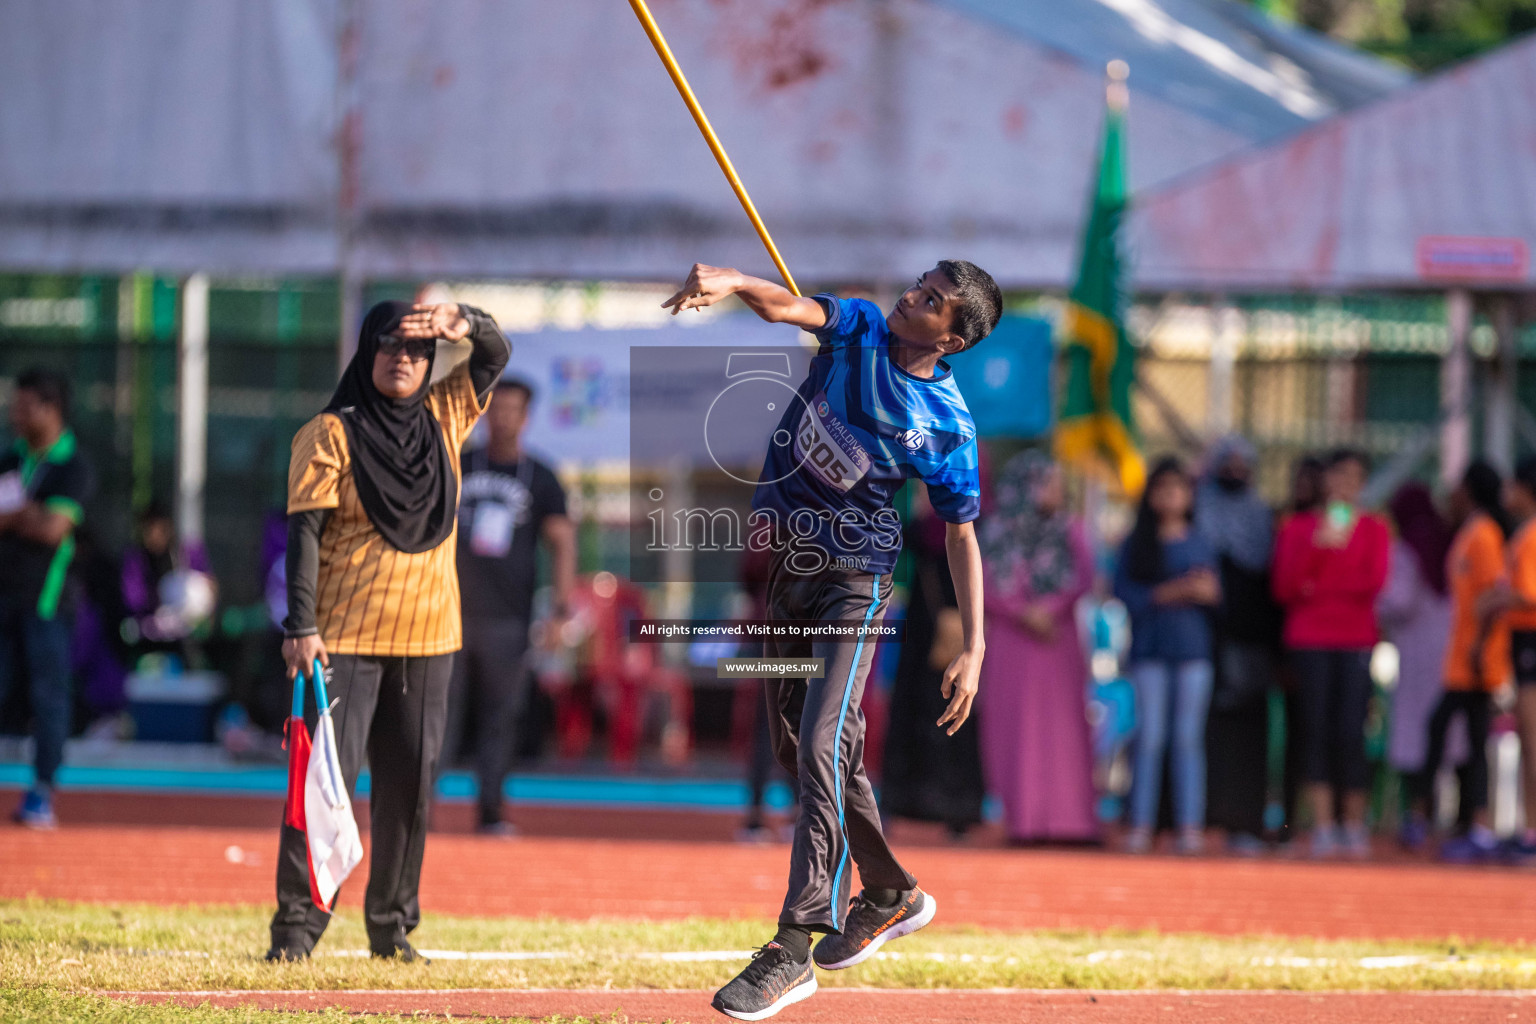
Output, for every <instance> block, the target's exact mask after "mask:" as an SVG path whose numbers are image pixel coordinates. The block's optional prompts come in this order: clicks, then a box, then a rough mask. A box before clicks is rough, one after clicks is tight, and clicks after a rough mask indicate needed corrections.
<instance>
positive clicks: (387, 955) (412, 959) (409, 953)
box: [373, 942, 432, 964]
mask: <svg viewBox="0 0 1536 1024" xmlns="http://www.w3.org/2000/svg"><path fill="white" fill-rule="evenodd" d="M373 956H374V958H375V959H377V960H399V961H400V962H401V963H403V964H430V963H431V962H432V961H431V960H428V959H427V958H426V957H424V956H422V955H421V954H420V953H418V952H416V947H415V946H413V945H411V944H410V943H409V942H401V943H400V944H399V945H396V946H392V947H391V948H389V949H375V950H373Z"/></svg>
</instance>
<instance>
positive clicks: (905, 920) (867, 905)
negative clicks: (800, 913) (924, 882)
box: [812, 889, 939, 971]
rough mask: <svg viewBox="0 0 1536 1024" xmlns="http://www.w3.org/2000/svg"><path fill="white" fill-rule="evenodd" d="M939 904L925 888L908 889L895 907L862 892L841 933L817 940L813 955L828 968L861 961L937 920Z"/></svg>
mask: <svg viewBox="0 0 1536 1024" xmlns="http://www.w3.org/2000/svg"><path fill="white" fill-rule="evenodd" d="M938 909H939V905H938V903H936V902H935V901H934V898H933V897H932V896H929V895H928V894H927V893H925V892H923V890H921V889H908V890H907V891H906V892H904V893H902V894H901V898H900V899H899V900H897V901H896V905H895V906H894V907H877V906H875V905H874V904H873V903H871V902H870V901H869V900H867V899H865V897H864V894H863V893H862V892H861V893H859V894H858V895H857V896H855V897H854V899H853V905H852V906H850V907H849V908H848V920H847V921H845V922H844V923H843V933H842V934H841V935H828V936H827V937H826V938H824V939H822V940H821V941H820V942H818V943H816V950H815V952H814V953H813V954H812V958H813V959H814V960H815V961H816V966H817V967H820V968H823V969H824V970H828V971H840V970H842V969H843V968H844V967H852V966H853V965H854V964H861V963H863V962H864V961H865V960H868V959H869V958H870V957H872V956H874V955H875V950H877V949H879V948H880V947H881V946H883V945H885V944H886V943H887V942H889V941H891V940H892V939H899V938H901V937H902V936H903V935H911V934H912V933H913V932H915V931H917V930H918V929H919V928H921V927H923V926H924V925H926V924H927V923H928V922H929V921H932V920H933V915H934V914H936V913H938Z"/></svg>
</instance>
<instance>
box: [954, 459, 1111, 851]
mask: <svg viewBox="0 0 1536 1024" xmlns="http://www.w3.org/2000/svg"><path fill="white" fill-rule="evenodd" d="M996 494H997V501H996V508H995V511H994V514H993V515H992V516H991V517H990V518H989V519H988V520H987V522H986V525H985V526H984V527H983V531H982V555H983V562H984V564H985V569H986V577H985V579H986V607H987V619H986V637H987V659H986V661H985V662H984V663H983V665H982V686H981V694H980V697H979V700H980V701H981V703H982V704H983V705H984V710H983V711H982V713H981V715H980V716H979V724H980V727H981V745H982V763H983V766H984V768H985V770H986V774H987V783H988V787H989V788H990V790H991V791H992V792H993V793H994V794H996V795H997V797H998V798H999V799H1000V800H1001V801H1002V803H1003V816H1004V820H1005V823H1006V825H1007V829H1008V837H1009V839H1010V840H1012V841H1014V842H1021V843H1027V842H1042V841H1046V842H1093V841H1096V840H1097V839H1098V837H1099V828H1098V822H1097V821H1096V820H1095V819H1094V813H1093V806H1094V792H1093V752H1092V746H1091V745H1090V742H1089V735H1088V719H1087V713H1086V707H1087V682H1088V666H1087V661H1086V659H1085V658H1084V655H1083V646H1082V642H1081V640H1080V638H1079V637H1078V627H1077V616H1076V612H1075V609H1076V606H1077V602H1078V599H1079V598H1081V597H1082V596H1083V595H1084V594H1086V593H1087V592H1088V590H1089V588H1090V587H1091V586H1092V585H1093V571H1094V566H1093V553H1092V551H1091V550H1090V549H1089V545H1088V540H1087V537H1086V535H1085V533H1084V531H1083V527H1082V524H1081V523H1080V522H1078V521H1077V520H1076V519H1074V518H1073V517H1072V516H1070V515H1069V514H1068V513H1067V511H1066V509H1065V504H1066V502H1065V493H1064V490H1063V486H1062V477H1061V469H1060V467H1059V466H1057V465H1056V464H1055V463H1053V462H1052V461H1051V460H1050V459H1049V458H1048V457H1046V456H1045V455H1044V454H1042V453H1041V452H1038V451H1025V452H1021V453H1019V454H1018V455H1015V456H1014V457H1013V458H1012V459H1010V460H1009V461H1008V462H1007V463H1006V464H1005V465H1004V466H1003V469H1002V472H1001V474H999V478H998V484H997V492H996Z"/></svg>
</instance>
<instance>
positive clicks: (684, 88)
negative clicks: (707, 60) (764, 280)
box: [629, 0, 800, 295]
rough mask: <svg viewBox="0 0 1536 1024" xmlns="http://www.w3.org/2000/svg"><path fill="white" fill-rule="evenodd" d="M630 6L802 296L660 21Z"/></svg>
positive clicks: (640, 1) (638, 3)
mask: <svg viewBox="0 0 1536 1024" xmlns="http://www.w3.org/2000/svg"><path fill="white" fill-rule="evenodd" d="M629 6H630V7H632V8H634V11H635V17H637V18H639V19H640V24H641V25H642V26H643V27H644V28H645V34H646V35H647V36H648V37H650V40H651V45H652V46H654V47H656V55H657V56H658V57H660V58H661V62H662V63H663V64H665V65H666V67H667V74H669V75H671V76H672V84H673V85H675V86H677V91H678V92H679V93H680V94H681V95H682V97H683V102H684V103H686V104H687V105H688V112H689V113H690V114H692V115H693V120H694V123H695V124H697V125H698V126H699V131H700V132H702V133H703V135H704V141H705V142H706V143H708V144H709V151H710V152H711V153H713V154H715V162H716V163H718V164H719V165H720V170H722V171H724V172H725V178H726V180H727V181H729V182H730V183H731V190H732V191H734V192H735V193H736V198H737V199H739V200H740V201H741V208H742V209H743V210H745V211H746V213H747V217H748V219H750V220H751V221H752V226H753V227H754V228H756V229H757V237H758V238H761V239H762V240H763V245H764V246H765V247H767V249H768V255H769V256H772V257H773V265H774V266H776V267H778V268H779V275H780V276H781V277H783V278H784V283H785V284H786V285H788V286H789V290H790V291H792V292H794V293H795V294H796V295H799V294H800V288H799V286H797V285H796V284H795V279H794V277H793V276H792V275H791V274H790V272H789V268H788V267H786V266H785V265H784V259H783V257H781V256H780V255H779V250H778V247H777V246H775V245H774V244H773V236H772V235H770V234H768V228H767V226H766V225H765V224H764V223H763V219H762V218H761V217H759V216H758V215H757V208H756V207H754V206H753V205H752V197H751V196H749V195H747V189H746V186H744V185H743V184H742V183H741V179H740V178H739V177H737V176H736V168H734V167H732V166H731V158H730V157H728V156H726V155H725V147H723V146H721V145H720V139H719V138H718V137H716V135H715V130H714V129H713V128H712V127H710V124H709V118H708V117H706V116H705V115H704V108H703V107H701V106H699V101H698V100H697V99H696V98H695V97H694V95H693V89H691V88H690V87H689V85H688V79H687V78H685V77H683V69H682V68H680V67H678V66H677V59H676V58H675V57H673V56H672V50H671V48H670V47H669V46H667V40H666V39H665V38H664V37H663V36H662V34H661V29H660V28H658V27H657V26H656V19H654V18H652V17H651V11H650V8H648V7H646V5H645V0H629Z"/></svg>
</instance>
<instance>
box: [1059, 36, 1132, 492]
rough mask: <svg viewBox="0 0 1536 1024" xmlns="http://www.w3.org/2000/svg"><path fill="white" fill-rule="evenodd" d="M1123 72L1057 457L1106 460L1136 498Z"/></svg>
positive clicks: (1075, 304) (1089, 235)
mask: <svg viewBox="0 0 1536 1024" xmlns="http://www.w3.org/2000/svg"><path fill="white" fill-rule="evenodd" d="M1112 68H1113V66H1112ZM1122 69H1123V66H1122ZM1123 77H1124V76H1123V73H1121V74H1120V75H1118V76H1117V75H1116V73H1115V72H1114V70H1113V69H1112V71H1111V79H1112V81H1111V83H1110V91H1109V96H1110V98H1109V103H1108V106H1107V108H1106V110H1105V115H1104V141H1103V144H1102V146H1101V148H1100V150H1099V173H1098V186H1097V187H1096V188H1095V189H1094V193H1093V207H1092V210H1091V211H1090V213H1089V215H1088V230H1087V231H1086V232H1084V234H1083V249H1082V259H1081V261H1080V262H1079V264H1078V270H1077V283H1076V284H1075V285H1074V286H1073V288H1072V296H1071V298H1070V299H1069V300H1068V302H1067V309H1066V313H1065V315H1064V316H1063V318H1062V340H1063V346H1064V349H1065V354H1066V363H1067V366H1066V380H1065V382H1064V386H1063V388H1062V395H1061V415H1060V418H1059V420H1058V422H1057V424H1056V454H1057V456H1058V457H1059V458H1061V459H1062V460H1063V461H1064V462H1076V463H1079V464H1081V465H1084V466H1087V467H1091V468H1100V467H1103V466H1104V465H1105V464H1106V463H1107V465H1108V467H1109V468H1110V469H1111V470H1112V471H1113V474H1114V476H1115V478H1116V479H1117V480H1118V481H1119V483H1120V486H1121V487H1122V488H1123V489H1124V491H1125V492H1126V493H1127V494H1130V495H1134V494H1138V493H1140V491H1141V487H1142V484H1143V483H1144V482H1145V480H1146V464H1145V463H1144V462H1143V461H1142V457H1141V451H1140V446H1139V445H1138V443H1137V437H1136V425H1135V422H1134V420H1133V418H1132V414H1131V385H1132V384H1134V383H1135V380H1136V350H1135V348H1134V347H1132V345H1131V341H1130V338H1129V337H1128V336H1127V335H1126V332H1125V297H1124V295H1123V293H1122V291H1121V282H1120V240H1119V235H1120V221H1121V219H1122V218H1123V217H1124V214H1125V208H1126V175H1125V85H1124V81H1123Z"/></svg>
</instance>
